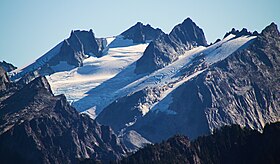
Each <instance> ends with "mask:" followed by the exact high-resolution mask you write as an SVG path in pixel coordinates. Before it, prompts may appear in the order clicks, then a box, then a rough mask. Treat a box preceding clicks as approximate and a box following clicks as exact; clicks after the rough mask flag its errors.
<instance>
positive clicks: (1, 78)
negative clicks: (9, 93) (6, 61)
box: [0, 66, 9, 91]
mask: <svg viewBox="0 0 280 164" xmlns="http://www.w3.org/2000/svg"><path fill="white" fill-rule="evenodd" d="M7 85H9V78H8V76H7V73H6V71H5V69H4V68H3V67H1V66H0V91H4V90H6V89H7Z"/></svg>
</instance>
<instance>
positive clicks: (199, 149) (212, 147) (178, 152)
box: [117, 123, 280, 164]
mask: <svg viewBox="0 0 280 164" xmlns="http://www.w3.org/2000/svg"><path fill="white" fill-rule="evenodd" d="M279 137H280V123H275V124H270V125H266V126H265V128H264V132H263V134H261V133H259V132H257V131H253V130H249V129H242V128H240V127H239V126H237V125H233V126H232V127H223V128H222V129H220V130H218V131H216V132H215V133H214V134H213V135H210V136H205V137H200V138H198V139H196V140H194V141H192V142H191V141H190V140H189V139H188V138H187V137H184V136H175V137H173V138H170V139H168V140H167V141H164V142H162V143H160V144H155V145H150V146H147V147H145V148H144V149H141V150H139V151H138V152H136V153H135V154H133V155H131V156H129V157H127V158H125V159H123V160H122V161H119V162H117V163H123V164H125V163H129V164H132V163H138V164H140V163H188V164H201V163H228V164H231V163H232V164H235V163H260V164H261V163H275V164H276V163H279V162H280V157H279V150H278V148H279V146H280V142H279ZM256 143H258V144H256Z"/></svg>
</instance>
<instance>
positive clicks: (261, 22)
mask: <svg viewBox="0 0 280 164" xmlns="http://www.w3.org/2000/svg"><path fill="white" fill-rule="evenodd" d="M279 6H280V1H279V0H235V1H227V0H211V1H210V0H196V1H195V0H192V1H190V0H170V1H169V0H141V1H136V0H135V1H132V0H79V1H77V0H75V1H74V0H64V1H62V0H47V1H43V0H1V1H0V21H1V23H0V60H6V61H8V62H12V63H13V64H14V65H16V66H19V67H22V66H24V65H26V64H28V63H30V62H32V61H34V60H35V59H36V58H38V57H40V56H41V55H43V54H44V53H45V52H47V51H48V50H50V49H51V48H52V47H54V46H55V45H56V44H58V43H59V42H60V41H62V40H63V39H65V38H67V37H68V36H69V34H70V31H71V30H73V29H87V30H88V29H93V31H94V32H95V35H96V36H97V37H105V36H113V35H118V34H120V33H121V32H123V31H124V30H126V29H127V28H129V27H130V26H132V25H134V24H135V23H136V22H138V21H141V22H143V23H149V24H151V25H152V26H154V27H159V28H161V29H162V30H163V31H164V32H167V33H168V32H170V31H171V29H172V28H173V27H174V26H175V25H176V24H178V23H181V22H182V21H183V20H184V19H186V18H187V17H190V18H191V19H192V20H193V21H194V22H196V24H197V25H199V26H200V27H201V28H202V29H203V30H204V33H205V35H206V38H207V41H208V42H209V43H210V42H213V41H215V40H216V39H217V38H221V37H223V35H224V34H225V33H226V32H227V31H229V30H230V29H231V28H233V27H234V28H236V29H241V28H243V27H246V28H248V29H249V30H251V31H254V30H257V31H261V30H262V29H263V28H264V27H265V26H267V25H269V24H270V23H271V22H272V21H273V22H275V23H276V24H277V25H280V10H279Z"/></svg>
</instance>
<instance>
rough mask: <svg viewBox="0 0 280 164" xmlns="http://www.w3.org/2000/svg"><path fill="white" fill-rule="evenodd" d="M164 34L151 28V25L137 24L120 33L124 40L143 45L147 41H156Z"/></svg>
mask: <svg viewBox="0 0 280 164" xmlns="http://www.w3.org/2000/svg"><path fill="white" fill-rule="evenodd" d="M163 33H164V32H163V31H162V30H161V29H159V28H156V29H155V28H153V27H152V26H151V25H149V24H147V25H144V24H143V23H142V22H137V23H136V24H135V25H134V26H132V27H130V28H129V29H128V30H126V31H124V32H123V33H121V35H122V36H124V38H125V39H131V40H133V42H134V43H145V42H147V41H151V40H156V39H157V38H158V37H159V36H160V35H161V34H163Z"/></svg>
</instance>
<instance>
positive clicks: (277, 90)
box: [0, 18, 280, 163]
mask: <svg viewBox="0 0 280 164" xmlns="http://www.w3.org/2000/svg"><path fill="white" fill-rule="evenodd" d="M279 121H280V33H279V30H278V28H277V25H276V24H275V23H271V24H270V25H268V26H267V27H265V28H264V29H263V30H262V31H261V32H256V31H255V32H250V31H248V30H247V29H245V28H243V29H241V30H236V29H232V30H231V31H229V32H227V33H225V35H224V37H223V38H221V39H217V41H216V42H215V43H211V44H208V43H207V41H206V37H205V35H204V32H203V30H202V28H200V27H199V26H198V25H197V24H196V23H195V22H193V21H192V20H191V19H190V18H187V19H185V20H184V21H183V22H182V23H180V24H178V25H176V26H175V27H174V28H173V29H172V30H171V32H170V33H169V34H166V33H164V32H163V31H162V30H161V29H159V28H154V27H152V26H150V25H149V24H147V25H144V24H143V23H141V22H138V23H136V24H135V25H134V26H132V27H130V28H129V29H127V30H126V31H124V32H122V33H121V34H119V35H117V36H112V37H106V38H97V37H95V35H94V33H93V30H89V31H81V30H74V31H72V32H71V33H70V36H69V38H67V39H65V40H63V41H61V42H60V43H58V44H57V45H56V46H55V47H54V48H52V49H51V50H50V51H49V52H47V53H46V54H44V55H42V56H41V57H39V58H38V59H37V60H35V61H34V62H32V63H31V64H29V65H27V66H26V67H23V68H16V67H15V66H13V65H12V64H10V63H7V62H5V61H3V62H1V63H0V158H1V159H0V163H96V162H98V163H109V162H116V163H263V162H269V163H279V161H280V150H279V136H280V130H279V129H280V126H279V123H276V122H279ZM178 134H179V135H178ZM186 136H187V137H186ZM202 136H203V137H202ZM171 137H172V138H171ZM169 138H170V139H169ZM164 140H166V141H164ZM162 141H163V142H162ZM159 143H160V144H159ZM256 145H259V146H260V147H257V146H256ZM277 146H278V147H277ZM144 147H145V148H144ZM139 149H141V150H139ZM268 152H270V153H268Z"/></svg>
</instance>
